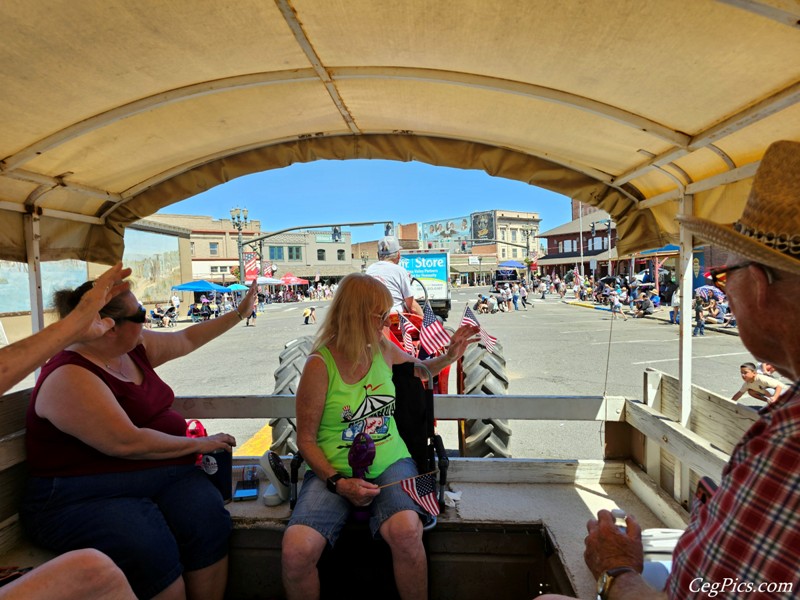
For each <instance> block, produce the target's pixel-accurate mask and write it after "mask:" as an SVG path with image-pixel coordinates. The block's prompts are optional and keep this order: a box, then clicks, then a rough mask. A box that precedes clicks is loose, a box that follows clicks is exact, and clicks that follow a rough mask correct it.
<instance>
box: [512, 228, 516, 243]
mask: <svg viewBox="0 0 800 600" xmlns="http://www.w3.org/2000/svg"><path fill="white" fill-rule="evenodd" d="M511 241H512V242H516V241H517V230H516V229H512V230H511Z"/></svg>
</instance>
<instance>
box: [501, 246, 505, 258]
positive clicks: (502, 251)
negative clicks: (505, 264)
mask: <svg viewBox="0 0 800 600" xmlns="http://www.w3.org/2000/svg"><path fill="white" fill-rule="evenodd" d="M500 253H501V254H502V255H503V258H505V257H506V249H505V248H503V249H502V250H501V251H500Z"/></svg>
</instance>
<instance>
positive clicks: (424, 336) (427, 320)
mask: <svg viewBox="0 0 800 600" xmlns="http://www.w3.org/2000/svg"><path fill="white" fill-rule="evenodd" d="M422 313H423V315H422V329H420V332H419V342H420V344H422V347H423V348H425V351H426V352H427V353H428V354H431V355H433V354H436V353H437V352H438V351H439V350H441V349H442V348H444V347H445V346H447V345H449V344H450V336H449V335H448V334H447V331H445V329H444V325H442V323H441V321H439V320H438V319H437V318H436V316H435V315H434V314H433V309H431V305H430V303H429V302H426V303H425V306H424V307H423V308H422Z"/></svg>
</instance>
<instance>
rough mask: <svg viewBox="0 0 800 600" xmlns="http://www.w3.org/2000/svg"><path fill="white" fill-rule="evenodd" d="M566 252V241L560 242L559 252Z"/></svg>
mask: <svg viewBox="0 0 800 600" xmlns="http://www.w3.org/2000/svg"><path fill="white" fill-rule="evenodd" d="M562 252H564V242H558V253H559V254H561V253H562Z"/></svg>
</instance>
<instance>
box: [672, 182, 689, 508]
mask: <svg viewBox="0 0 800 600" xmlns="http://www.w3.org/2000/svg"><path fill="white" fill-rule="evenodd" d="M679 212H680V213H681V214H684V215H691V214H694V195H692V194H687V193H684V194H683V196H682V197H681V202H680V209H679ZM679 245H680V254H679V256H678V277H679V280H680V324H679V325H678V328H679V337H678V344H679V347H678V381H679V382H680V405H681V425H683V426H684V427H688V426H689V417H690V416H691V413H692V336H691V333H690V332H691V329H692V318H693V316H694V315H693V313H692V310H691V299H692V283H693V277H692V275H693V268H692V267H693V263H694V239H693V236H692V232H691V231H689V230H688V229H686V228H685V227H684V226H683V225H681V227H680V241H679ZM689 484H690V476H689V467H688V466H686V465H685V463H681V468H680V469H675V473H674V487H673V490H674V496H675V499H676V500H677V501H678V502H680V503H681V504H683V505H684V506H688V502H689Z"/></svg>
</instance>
